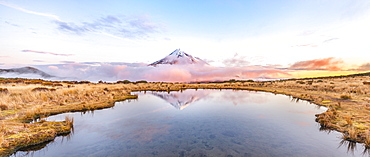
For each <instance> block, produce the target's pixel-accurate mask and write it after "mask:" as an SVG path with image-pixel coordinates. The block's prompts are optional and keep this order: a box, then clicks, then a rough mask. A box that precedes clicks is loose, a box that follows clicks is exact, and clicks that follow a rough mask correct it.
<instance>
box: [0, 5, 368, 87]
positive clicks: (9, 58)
mask: <svg viewBox="0 0 370 157" xmlns="http://www.w3.org/2000/svg"><path fill="white" fill-rule="evenodd" d="M0 41H1V42H0V68H15V67H24V66H33V67H37V68H40V69H41V70H43V71H45V72H48V73H51V74H53V75H55V76H61V77H65V76H68V77H69V76H75V77H79V78H80V79H87V80H95V81H96V80H99V79H103V80H110V81H114V80H123V79H131V80H138V79H146V80H152V81H162V80H163V81H201V80H215V79H228V78H230V79H231V78H233V79H234V78H236V79H238V78H239V79H254V78H292V77H313V76H328V75H339V74H349V73H359V72H367V71H370V53H369V52H370V44H369V41H370V1H368V0H310V1H304V0H278V1H276V0H203V1H195V0H186V1H185V0H184V1H182V0H178V1H172V0H150V1H149V0H135V1H126V0H106V1H95V0H93V1H91V0H89V1H85V0H80V1H74V0H63V1H62V0H53V1H47V0H33V1H27V0H8V1H6V0H0ZM178 48H181V50H182V51H185V52H186V53H188V54H191V55H193V56H196V57H199V58H201V59H203V60H205V61H207V62H208V63H209V66H207V67H202V68H200V67H194V66H184V67H181V66H174V67H167V66H163V67H160V68H153V67H147V66H146V65H147V64H150V63H153V62H155V61H157V60H159V59H161V58H163V57H165V56H166V55H168V54H170V53H171V52H172V51H174V50H175V49H178ZM169 77H170V79H169Z"/></svg>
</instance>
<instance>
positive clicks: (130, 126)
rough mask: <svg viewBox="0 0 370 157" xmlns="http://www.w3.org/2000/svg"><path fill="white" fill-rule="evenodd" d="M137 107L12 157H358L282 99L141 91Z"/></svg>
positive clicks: (124, 105) (311, 113)
mask: <svg viewBox="0 0 370 157" xmlns="http://www.w3.org/2000/svg"><path fill="white" fill-rule="evenodd" d="M136 94H139V98H138V99H137V100H131V101H124V102H117V103H116V105H115V106H114V107H113V108H109V109H103V110H97V111H94V112H91V113H85V114H83V113H66V114H61V115H56V116H52V117H49V118H47V120H64V117H65V116H66V115H68V116H71V117H74V133H73V134H71V135H69V136H68V137H57V138H56V139H55V140H54V141H52V142H51V143H49V144H47V145H46V147H45V148H43V149H40V150H37V151H35V150H33V151H18V152H17V153H16V154H15V156H24V155H25V156H35V157H37V156H53V157H58V156H61V157H62V156H99V157H100V156H129V157H134V156H139V157H142V156H229V157H231V156H234V157H235V156H299V157H302V156H309V157H312V156H316V157H317V156H325V157H329V156H333V157H334V156H335V157H338V156H362V150H361V149H362V145H359V144H358V148H357V149H355V150H354V151H351V150H350V151H348V149H347V147H348V145H346V144H344V145H342V146H340V142H341V139H340V136H341V134H340V133H338V132H330V133H328V132H326V131H320V126H319V124H318V123H316V122H315V114H318V113H322V112H325V111H326V108H324V107H319V106H317V105H314V104H310V103H308V102H306V101H296V100H292V99H291V98H290V97H288V96H285V95H274V94H271V93H265V92H253V91H233V90H222V91H220V90H185V91H182V92H170V93H167V92H139V93H136Z"/></svg>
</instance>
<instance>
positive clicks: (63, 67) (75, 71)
mask: <svg viewBox="0 0 370 157" xmlns="http://www.w3.org/2000/svg"><path fill="white" fill-rule="evenodd" d="M38 68H40V69H41V70H43V71H45V72H47V73H49V74H51V75H55V76H59V77H64V78H66V79H67V80H88V81H93V82H97V81H99V80H102V81H108V82H115V81H118V80H130V81H138V80H147V81H156V82H157V81H158V82H161V81H165V82H195V81H219V80H220V81H223V80H229V79H276V78H281V77H289V76H290V75H289V74H288V73H287V72H284V71H282V70H277V69H271V68H267V67H263V66H244V67H213V66H210V65H202V66H200V65H197V64H190V65H158V66H156V67H153V66H147V65H146V64H141V63H136V64H134V63H95V62H94V63H88V64H86V63H67V64H55V65H43V66H38Z"/></svg>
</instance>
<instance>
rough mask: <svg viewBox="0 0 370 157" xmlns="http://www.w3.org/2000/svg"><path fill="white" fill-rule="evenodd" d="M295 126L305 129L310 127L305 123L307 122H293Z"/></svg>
mask: <svg viewBox="0 0 370 157" xmlns="http://www.w3.org/2000/svg"><path fill="white" fill-rule="evenodd" d="M294 123H295V124H297V125H299V126H303V127H307V126H310V125H311V124H310V123H307V122H300V121H297V122H294Z"/></svg>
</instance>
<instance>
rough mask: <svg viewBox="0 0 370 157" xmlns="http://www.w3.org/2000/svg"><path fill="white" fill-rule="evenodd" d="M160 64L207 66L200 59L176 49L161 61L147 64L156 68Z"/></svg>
mask: <svg viewBox="0 0 370 157" xmlns="http://www.w3.org/2000/svg"><path fill="white" fill-rule="evenodd" d="M160 64H170V65H173V64H180V65H186V64H203V65H204V64H208V63H207V62H205V61H203V60H202V59H200V58H198V57H193V56H191V55H189V54H187V53H185V52H184V51H181V50H180V49H176V50H175V51H173V52H172V53H171V54H169V55H168V56H166V57H164V58H163V59H161V60H158V61H156V62H154V63H152V64H149V66H157V65H160Z"/></svg>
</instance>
